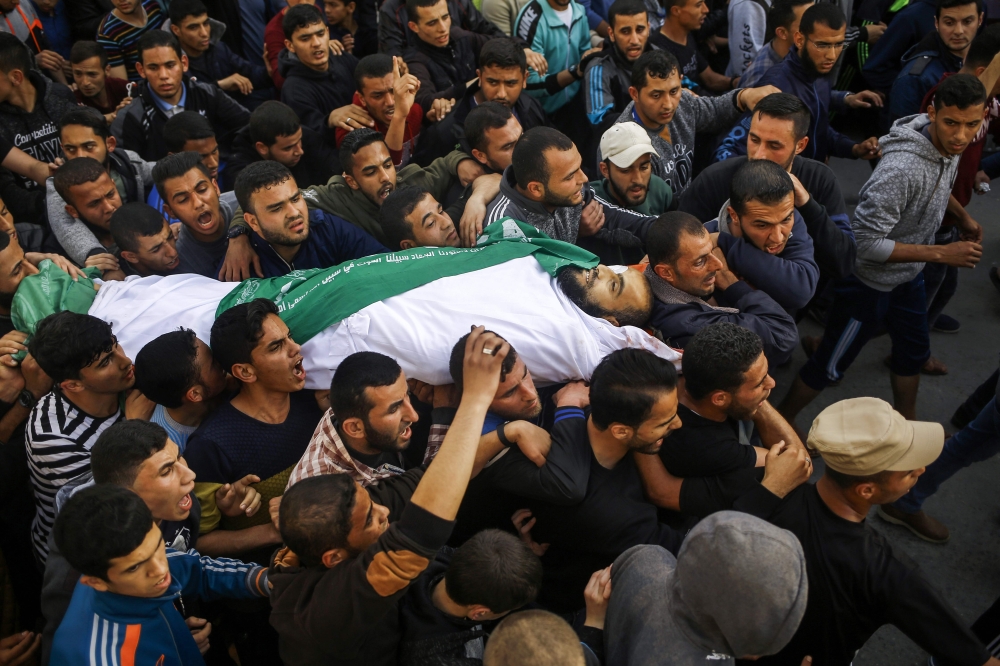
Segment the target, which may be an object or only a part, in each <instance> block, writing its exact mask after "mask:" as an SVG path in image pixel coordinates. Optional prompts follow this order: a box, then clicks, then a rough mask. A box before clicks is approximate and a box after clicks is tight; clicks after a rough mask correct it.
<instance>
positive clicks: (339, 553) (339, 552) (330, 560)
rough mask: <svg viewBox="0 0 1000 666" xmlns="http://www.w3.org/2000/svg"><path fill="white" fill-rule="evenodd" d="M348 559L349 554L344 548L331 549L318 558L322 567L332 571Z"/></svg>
mask: <svg viewBox="0 0 1000 666" xmlns="http://www.w3.org/2000/svg"><path fill="white" fill-rule="evenodd" d="M348 559H350V554H349V553H348V552H347V549H346V548H331V549H330V550H328V551H326V552H325V553H323V557H322V558H320V561H321V562H322V563H323V566H324V567H326V568H327V569H332V568H334V567H335V566H337V565H338V564H340V563H341V562H343V561H345V560H348Z"/></svg>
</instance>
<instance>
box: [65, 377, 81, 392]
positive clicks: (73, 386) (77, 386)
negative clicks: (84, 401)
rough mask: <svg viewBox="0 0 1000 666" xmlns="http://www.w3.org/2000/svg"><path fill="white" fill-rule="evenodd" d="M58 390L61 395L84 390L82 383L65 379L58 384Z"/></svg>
mask: <svg viewBox="0 0 1000 666" xmlns="http://www.w3.org/2000/svg"><path fill="white" fill-rule="evenodd" d="M59 389H60V390H61V391H62V392H63V393H79V392H80V391H82V390H83V389H84V386H83V382H82V381H80V380H79V379H67V380H65V381H62V382H59Z"/></svg>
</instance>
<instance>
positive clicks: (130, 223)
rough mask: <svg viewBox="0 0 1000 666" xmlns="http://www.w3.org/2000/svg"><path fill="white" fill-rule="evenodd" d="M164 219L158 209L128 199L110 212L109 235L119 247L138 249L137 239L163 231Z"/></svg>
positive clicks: (129, 249)
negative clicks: (127, 201)
mask: <svg viewBox="0 0 1000 666" xmlns="http://www.w3.org/2000/svg"><path fill="white" fill-rule="evenodd" d="M165 223H166V220H164V219H163V215H162V214H161V213H160V211H158V210H156V209H155V208H153V207H152V206H150V205H149V204H144V203H142V202H141V201H130V202H129V203H126V204H124V205H123V206H122V207H121V208H119V209H118V210H116V211H115V212H113V213H112V214H111V236H112V237H113V238H114V239H115V244H117V245H118V247H119V249H122V250H125V251H126V252H138V251H139V239H140V238H149V237H150V236H156V235H157V234H159V233H162V232H163V225H164V224H165Z"/></svg>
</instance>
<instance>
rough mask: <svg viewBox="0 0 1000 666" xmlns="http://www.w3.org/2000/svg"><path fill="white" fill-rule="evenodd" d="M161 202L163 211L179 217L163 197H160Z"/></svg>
mask: <svg viewBox="0 0 1000 666" xmlns="http://www.w3.org/2000/svg"><path fill="white" fill-rule="evenodd" d="M160 204H161V205H162V206H163V212H164V213H166V214H167V215H169V216H170V217H174V218H176V217H177V216H176V215H174V211H173V210H172V209H171V208H170V204H168V203H167V202H166V201H164V200H163V199H160Z"/></svg>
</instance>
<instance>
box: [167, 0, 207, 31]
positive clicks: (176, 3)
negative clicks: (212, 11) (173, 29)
mask: <svg viewBox="0 0 1000 666" xmlns="http://www.w3.org/2000/svg"><path fill="white" fill-rule="evenodd" d="M169 13H170V23H172V24H173V25H176V26H177V28H178V29H180V27H181V23H183V22H184V19H186V18H187V17H189V16H203V15H205V14H208V8H207V7H206V6H205V3H204V2H202V1H201V0H170V12H169Z"/></svg>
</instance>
